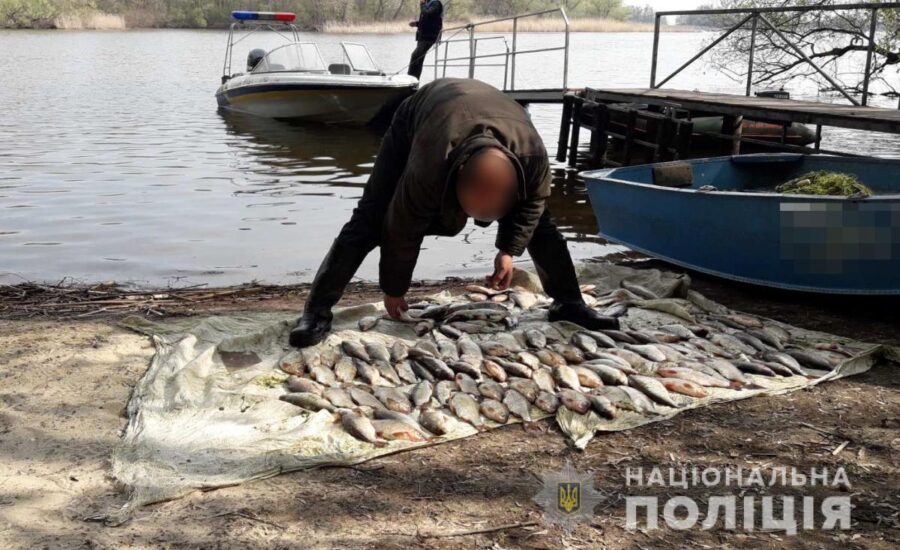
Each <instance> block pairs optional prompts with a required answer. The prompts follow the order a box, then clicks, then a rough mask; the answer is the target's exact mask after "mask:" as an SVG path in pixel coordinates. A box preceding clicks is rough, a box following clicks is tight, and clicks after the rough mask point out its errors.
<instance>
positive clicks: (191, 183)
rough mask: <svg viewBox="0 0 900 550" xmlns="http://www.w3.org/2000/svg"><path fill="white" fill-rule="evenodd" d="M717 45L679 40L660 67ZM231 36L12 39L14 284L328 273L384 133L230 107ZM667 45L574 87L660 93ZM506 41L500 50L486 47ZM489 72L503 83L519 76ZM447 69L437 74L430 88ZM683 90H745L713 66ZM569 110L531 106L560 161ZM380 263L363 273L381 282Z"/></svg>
mask: <svg viewBox="0 0 900 550" xmlns="http://www.w3.org/2000/svg"><path fill="white" fill-rule="evenodd" d="M304 38H305V39H311V40H316V41H318V42H319V43H320V45H321V47H322V49H323V53H324V54H325V57H326V61H328V59H329V57H333V56H335V55H337V47H338V43H339V42H340V41H341V40H348V41H356V42H364V43H366V44H367V45H368V46H369V48H370V50H371V51H372V53H373V55H374V57H375V58H376V60H377V61H378V62H379V63H380V64H381V65H382V66H383V68H385V69H387V70H389V71H394V70H400V69H402V68H403V67H404V66H405V64H406V62H407V60H408V56H409V52H410V51H411V49H412V47H413V46H414V43H413V40H412V38H411V35H389V36H374V35H353V36H337V35H320V34H317V35H308V36H304ZM708 38H709V37H708V35H703V34H701V33H671V34H665V35H664V36H663V39H662V40H663V47H662V50H661V51H662V58H661V69H660V72H661V73H666V72H667V71H671V70H672V69H674V68H675V67H677V66H678V65H679V64H680V63H681V62H683V61H684V60H686V59H688V58H689V57H690V56H691V55H693V53H694V52H695V51H696V50H697V49H698V48H699V46H700V45H701V44H702V43H703V42H704V40H707V39H708ZM273 39H274V37H262V36H259V35H254V36H252V37H250V38H249V39H248V40H245V41H244V42H242V43H241V44H240V46H239V47H237V48H236V51H235V57H234V59H235V61H236V62H235V67H234V70H235V71H238V70H240V64H241V63H242V62H243V60H244V59H245V56H246V52H247V51H248V50H249V49H250V48H252V47H270V46H274V45H275V44H276V42H273ZM520 40H521V42H522V45H521V46H520V49H524V48H532V47H552V46H561V45H562V43H563V36H562V35H561V34H552V33H550V34H546V33H542V34H530V35H524V36H522V37H520ZM225 42H226V33H225V32H224V31H169V30H158V31H153V30H147V31H127V32H92V31H84V32H62V31H0V52H3V55H2V56H0V74H2V75H3V84H4V85H3V86H2V89H0V112H2V113H3V116H2V117H0V283H14V282H19V281H21V280H23V279H27V280H43V281H58V280H60V279H63V278H64V277H69V278H71V279H74V280H76V281H83V282H94V281H107V280H116V281H119V282H131V283H134V284H138V285H149V286H165V285H184V284H197V283H209V284H213V285H228V284H236V283H242V282H248V281H251V280H256V281H263V282H269V283H296V282H304V281H309V280H311V278H312V276H313V274H314V272H315V269H316V267H317V266H318V263H319V261H320V260H321V258H322V256H323V255H324V253H325V251H326V250H327V248H328V246H329V245H330V243H331V241H332V239H333V238H334V236H335V235H336V234H337V232H338V230H339V229H340V227H341V225H342V224H343V223H344V222H345V221H346V220H347V219H348V217H349V215H350V211H351V210H352V208H353V206H354V204H355V201H356V200H357V199H358V197H359V196H360V195H361V193H362V187H363V186H364V184H365V181H366V178H367V175H368V173H369V171H370V170H371V167H372V161H373V156H374V154H375V152H376V151H377V147H378V143H379V139H380V136H379V135H378V133H377V132H374V131H371V130H367V129H353V128H334V127H326V126H309V125H306V126H304V125H297V124H288V123H284V122H277V121H270V120H264V119H254V118H246V117H234V116H224V115H222V114H220V113H218V112H217V110H216V102H215V98H214V93H215V89H216V87H217V84H218V81H219V78H220V76H221V74H222V59H223V53H224V47H225ZM651 45H652V35H651V34H648V33H621V34H619V33H607V34H593V33H576V34H573V35H572V50H571V66H570V73H569V85H570V86H585V85H589V86H594V87H636V86H646V85H647V82H648V79H649V67H650V50H651ZM499 46H500V42H499V41H497V42H496V44H494V45H493V46H492V45H491V44H489V43H488V42H485V43H484V46H482V47H483V48H484V49H483V50H481V51H482V52H486V51H487V50H488V49H489V48H491V47H494V48H496V47H499ZM495 51H497V50H495ZM451 53H452V52H451ZM516 71H517V73H516V87H517V88H529V87H532V88H538V87H560V85H561V77H562V55H561V53H560V52H555V53H543V54H535V55H531V56H522V57H521V58H520V59H519V62H518V66H517V69H516ZM448 76H464V74H463V72H462V69H451V70H450V71H449V72H448ZM477 76H478V77H480V78H483V79H485V80H488V81H490V82H492V83H495V84H501V83H502V70H501V69H497V68H484V69H480V70H479V73H478V74H477ZM432 77H433V70H432V69H429V68H426V70H425V78H424V80H429V79H430V78H432ZM671 87H673V88H684V89H703V90H711V91H727V92H733V93H740V92H741V91H742V89H743V85H742V84H741V83H739V82H734V81H731V80H729V79H727V78H725V77H724V76H722V75H720V74H718V73H716V72H715V71H713V70H712V69H710V68H709V67H707V66H704V65H702V64H700V65H696V66H694V67H692V68H691V69H689V70H688V71H686V72H685V73H684V74H683V75H680V76H679V77H677V78H676V79H675V80H674V81H673V82H672V83H671ZM796 91H799V92H800V93H801V94H805V95H810V94H812V95H814V94H815V91H814V89H809V88H805V89H801V90H796ZM559 109H560V108H559V107H558V106H534V107H532V108H531V114H532V118H533V120H534V122H535V125H536V126H537V127H538V129H539V130H540V132H541V134H542V135H543V136H544V138H545V141H546V143H547V148H548V151H549V153H550V155H551V156H552V155H554V154H555V149H556V141H557V132H558V124H559ZM586 137H587V136H585V138H586ZM825 139H826V143H825V146H826V147H829V148H832V149H844V150H851V151H861V152H866V153H868V154H874V155H878V156H897V155H898V154H900V140H898V139H896V138H895V137H886V136H878V135H876V134H859V133H855V132H848V131H837V130H834V131H827V130H826V133H825ZM554 178H555V185H554V191H553V197H552V198H551V200H550V203H549V204H550V209H551V212H553V214H554V216H555V218H556V220H557V222H558V223H559V225H560V226H561V228H562V230H563V231H564V233H565V234H566V236H567V237H569V239H570V241H571V245H570V247H571V250H572V253H573V255H574V256H576V257H577V258H585V257H594V256H602V255H608V254H612V253H617V252H621V251H624V249H623V248H621V247H617V246H613V245H609V244H606V243H603V242H602V241H600V240H599V239H597V238H596V237H594V234H595V232H596V224H595V221H594V219H593V215H592V213H591V210H590V207H589V205H588V204H587V196H586V194H585V191H584V186H583V184H582V183H581V181H580V180H579V178H578V176H577V174H575V173H573V172H571V171H567V170H566V169H565V167H564V166H562V165H556V167H555V168H554ZM494 231H495V230H494V229H493V228H488V229H480V228H476V227H475V226H474V225H470V226H469V227H468V228H466V230H465V231H464V232H463V233H462V234H461V235H460V236H458V237H455V238H428V239H426V241H425V249H424V250H423V252H422V254H421V256H420V260H419V265H418V267H417V269H416V273H415V276H416V277H417V278H427V279H435V278H443V277H445V276H478V275H482V274H486V273H487V272H488V271H489V270H490V264H491V260H492V258H493V254H494V250H493V240H494ZM377 256H378V254H377V253H373V254H372V255H371V256H370V258H369V259H368V260H367V261H366V263H365V264H364V265H363V267H362V269H361V270H360V273H359V276H360V277H361V278H363V279H368V280H371V279H373V278H375V276H376V274H377ZM521 261H522V262H524V263H525V264H526V265H527V262H528V260H527V258H523V259H522V260H521Z"/></svg>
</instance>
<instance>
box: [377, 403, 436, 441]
mask: <svg viewBox="0 0 900 550" xmlns="http://www.w3.org/2000/svg"><path fill="white" fill-rule="evenodd" d="M373 416H374V417H375V418H376V419H378V420H396V421H397V422H403V423H404V424H406V425H407V426H409V427H410V428H412V429H413V430H416V431H417V432H419V434H421V435H422V436H423V437H426V438H427V437H428V436H429V435H430V434H429V433H428V432H426V431H425V428H424V427H423V426H422V425H421V424H420V423H419V422H416V420H415V419H414V418H413V417H411V416H409V415H408V414H406V413H402V412H397V411H392V410H390V409H375V411H374V414H373Z"/></svg>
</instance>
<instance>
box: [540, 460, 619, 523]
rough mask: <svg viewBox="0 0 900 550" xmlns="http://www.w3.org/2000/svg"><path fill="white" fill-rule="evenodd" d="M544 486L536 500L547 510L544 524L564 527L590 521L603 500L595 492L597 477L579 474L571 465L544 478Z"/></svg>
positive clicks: (589, 474)
mask: <svg viewBox="0 0 900 550" xmlns="http://www.w3.org/2000/svg"><path fill="white" fill-rule="evenodd" d="M541 477H542V481H543V487H541V491H540V492H539V493H538V494H537V495H535V497H534V501H535V502H536V503H538V504H539V505H540V506H541V508H542V509H543V510H544V521H547V522H549V523H557V524H561V525H563V526H565V525H570V526H571V525H574V523H576V522H579V521H590V519H591V517H593V515H594V507H595V506H596V505H597V504H599V503H600V501H602V500H603V497H602V496H601V495H600V493H598V492H597V491H596V490H595V489H594V475H593V474H592V473H591V472H579V471H577V470H575V468H573V467H572V465H571V464H568V463H567V464H566V466H565V467H564V468H563V469H561V470H559V471H554V472H545V473H544V474H543V475H542V476H541Z"/></svg>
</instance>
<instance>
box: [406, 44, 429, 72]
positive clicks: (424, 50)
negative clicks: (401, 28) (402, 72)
mask: <svg viewBox="0 0 900 550" xmlns="http://www.w3.org/2000/svg"><path fill="white" fill-rule="evenodd" d="M434 42H435V41H434V40H419V41H418V42H416V49H415V50H413V53H412V55H411V56H409V71H407V73H406V74H408V75H409V76H414V77H416V78H421V77H422V65H424V64H425V56H426V55H428V50H430V49H431V46H433V45H434Z"/></svg>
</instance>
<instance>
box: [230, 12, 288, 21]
mask: <svg viewBox="0 0 900 550" xmlns="http://www.w3.org/2000/svg"><path fill="white" fill-rule="evenodd" d="M231 18H232V19H234V20H235V21H281V22H282V23H292V22H293V21H294V19H296V18H297V14H295V13H290V12H275V11H233V12H231Z"/></svg>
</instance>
